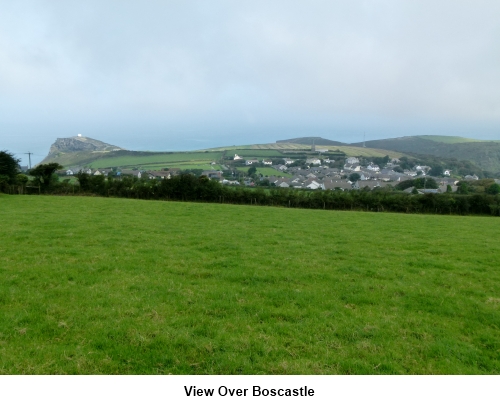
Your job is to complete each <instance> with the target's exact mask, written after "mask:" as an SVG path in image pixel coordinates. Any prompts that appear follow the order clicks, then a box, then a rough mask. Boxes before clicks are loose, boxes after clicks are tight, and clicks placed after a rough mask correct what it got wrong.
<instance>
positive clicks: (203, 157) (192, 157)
mask: <svg viewBox="0 0 500 405" xmlns="http://www.w3.org/2000/svg"><path fill="white" fill-rule="evenodd" d="M221 156H222V153H221V152H178V153H154V154H147V153H144V154H135V155H134V154H124V155H123V156H114V157H113V156H111V157H105V158H102V159H99V160H95V161H94V162H92V163H91V164H90V167H92V168H104V167H132V166H141V167H144V168H162V167H166V166H171V167H179V166H180V165H184V166H193V168H194V166H199V165H208V166H210V162H212V161H214V160H218V159H220V158H221Z"/></svg>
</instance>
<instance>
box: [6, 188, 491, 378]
mask: <svg viewBox="0 0 500 405" xmlns="http://www.w3.org/2000/svg"><path fill="white" fill-rule="evenodd" d="M0 205H1V207H2V209H1V210H0V223H1V224H2V226H1V227H0V307H1V312H0V314H1V316H0V373H2V374H19V373H25V374H53V373H58V374H65V373H73V374H76V373H78V374H100V373H105V374H116V373H121V374H168V373H174V374H181V373H191V374H197V373H200V374H208V373H211V374H260V373H270V374H298V373H299V374H309V373H315V374H323V373H325V374H332V373H341V374H415V373H429V374H469V373H473V374H483V373H487V374H498V373H499V372H500V358H499V356H498V353H499V350H500V340H499V330H498V328H499V325H500V312H499V309H500V271H499V269H500V259H499V256H498V248H497V244H498V242H497V239H498V224H497V221H496V219H495V218H482V217H476V218H474V217H445V216H425V215H418V216H417V215H412V216H410V215H396V214H373V213H353V212H339V211H320V210H318V211H307V212H306V211H302V210H294V209H278V208H265V207H255V206H253V207H252V206H250V207H249V206H236V205H221V204H189V203H173V202H160V201H141V200H120V199H101V198H82V197H43V196H42V197H39V196H31V197H30V196H5V195H0ZM305 214H307V215H305Z"/></svg>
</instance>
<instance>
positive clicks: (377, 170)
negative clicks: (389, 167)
mask: <svg viewBox="0 0 500 405" xmlns="http://www.w3.org/2000/svg"><path fill="white" fill-rule="evenodd" d="M366 168H367V169H368V170H371V171H372V172H379V171H380V167H378V165H376V164H374V163H370V164H369V165H368V166H367V167H366Z"/></svg>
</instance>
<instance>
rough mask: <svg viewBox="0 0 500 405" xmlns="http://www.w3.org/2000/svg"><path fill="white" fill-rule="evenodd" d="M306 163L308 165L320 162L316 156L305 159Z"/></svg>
mask: <svg viewBox="0 0 500 405" xmlns="http://www.w3.org/2000/svg"><path fill="white" fill-rule="evenodd" d="M306 164H308V165H320V164H321V160H320V159H318V158H311V159H307V160H306Z"/></svg>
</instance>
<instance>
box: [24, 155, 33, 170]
mask: <svg viewBox="0 0 500 405" xmlns="http://www.w3.org/2000/svg"><path fill="white" fill-rule="evenodd" d="M32 154H33V153H32V152H27V153H25V155H28V159H29V162H30V170H31V155H32Z"/></svg>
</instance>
